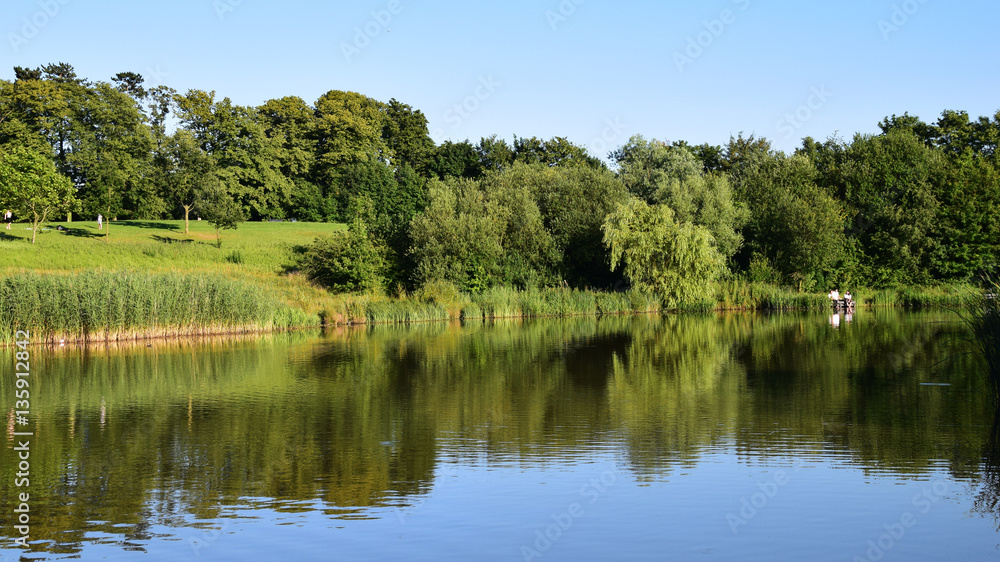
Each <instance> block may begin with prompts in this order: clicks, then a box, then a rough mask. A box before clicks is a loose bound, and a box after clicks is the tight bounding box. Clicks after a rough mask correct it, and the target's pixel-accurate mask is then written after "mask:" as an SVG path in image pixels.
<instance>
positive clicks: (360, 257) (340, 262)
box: [299, 222, 386, 293]
mask: <svg viewBox="0 0 1000 562" xmlns="http://www.w3.org/2000/svg"><path fill="white" fill-rule="evenodd" d="M385 268H386V262H385V256H384V252H383V251H382V249H381V248H379V247H378V246H377V245H376V244H375V241H374V240H373V239H372V237H370V236H369V235H368V231H367V229H366V228H365V227H364V226H363V225H362V224H361V223H360V222H355V223H354V224H352V225H351V227H350V229H348V231H346V232H343V231H341V232H336V233H334V234H332V235H330V236H325V237H321V238H317V239H316V241H315V242H313V244H312V245H311V246H309V247H308V248H307V249H306V252H305V254H304V255H303V256H302V258H301V259H300V260H299V269H301V270H302V272H303V273H305V274H306V276H308V277H309V279H311V280H312V281H315V282H316V283H319V284H320V285H322V286H324V287H326V288H327V289H330V290H331V291H334V292H338V293H344V292H351V291H371V290H378V289H381V288H382V285H383V282H384V279H385Z"/></svg>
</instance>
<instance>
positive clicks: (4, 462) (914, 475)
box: [0, 310, 1000, 562]
mask: <svg viewBox="0 0 1000 562" xmlns="http://www.w3.org/2000/svg"><path fill="white" fill-rule="evenodd" d="M965 337H966V332H965V330H964V329H963V326H962V325H961V324H960V323H959V322H958V321H957V317H956V316H954V315H952V314H950V313H947V312H919V313H917V312H909V313H907V312H901V311H868V310H860V311H858V312H857V313H856V314H854V315H853V316H852V317H845V316H843V315H837V316H831V315H830V314H816V313H783V314H720V315H707V316H699V315H685V316H673V315H668V316H664V317H660V316H639V317H603V318H570V319H539V320H526V321H497V322H492V323H473V324H469V325H465V326H462V325H459V324H457V323H455V324H446V323H440V324H426V325H416V326H411V327H367V328H366V327H360V328H351V329H340V330H331V331H329V332H327V333H324V334H318V333H295V334H281V335H271V336H265V337H253V338H249V337H247V338H220V339H201V340H187V341H179V342H177V341H175V342H154V343H152V344H147V343H142V344H138V345H135V344H132V345H101V346H90V347H77V346H64V347H59V348H43V347H34V348H31V349H30V353H31V367H32V374H31V375H30V376H31V388H30V390H31V394H30V396H31V410H30V418H29V419H27V420H24V421H27V422H28V423H27V424H19V423H18V421H19V420H17V419H16V414H15V408H14V406H13V403H14V393H15V388H14V387H15V376H14V364H15V358H14V355H13V350H2V351H0V359H2V361H3V364H4V365H6V367H5V368H4V370H3V373H4V375H3V378H2V380H0V392H2V395H3V397H4V398H3V401H2V402H0V403H2V404H4V405H5V408H4V409H5V417H6V421H7V424H6V433H7V435H6V446H5V454H4V455H3V456H2V459H0V471H2V474H3V478H2V479H0V489H2V499H0V510H2V513H3V515H2V521H3V524H2V525H3V526H2V530H3V535H4V540H3V547H2V550H0V557H2V558H3V559H18V558H19V557H20V556H22V555H23V556H24V557H25V558H24V559H33V560H37V559H63V558H82V559H85V560H93V559H105V560H112V561H116V560H118V561H129V560H141V561H144V562H145V561H152V560H177V559H199V560H233V561H236V560H239V561H243V560H391V559H411V560H441V559H455V560H544V561H548V560H609V559H616V560H617V559H620V560H626V559H628V560H696V561H715V560H741V561H743V560H776V559H784V560H918V559H920V560H931V559H960V560H987V559H990V560H992V559H995V558H996V557H997V556H1000V533H998V528H1000V527H998V525H1000V440H998V439H996V435H997V431H996V425H995V423H994V418H995V416H994V413H993V408H992V406H991V403H990V401H989V400H988V399H987V397H986V396H985V395H984V392H983V388H984V385H983V381H982V373H981V371H980V367H979V366H978V363H977V362H976V360H975V358H974V357H972V356H970V355H969V354H967V353H966V351H967V343H966V341H965V339H964V338H965ZM18 432H31V433H32V436H31V437H30V459H29V460H28V461H27V462H29V463H30V485H27V486H22V487H18V486H15V482H16V481H17V478H16V476H15V475H16V473H17V472H18V471H19V464H18V463H19V462H20V461H19V460H18V457H17V456H16V453H15V450H16V449H17V448H18V446H19V443H22V442H21V441H19V439H21V438H20V437H19V436H16V435H14V434H15V433H18ZM22 448H23V447H22ZM20 468H24V467H23V466H21V467H20ZM21 493H28V494H29V501H28V502H26V503H27V505H26V506H21V502H20V501H19V496H18V494H21ZM19 507H26V508H27V510H25V509H23V508H22V509H20V511H22V512H24V511H27V513H28V516H29V520H30V523H29V527H30V529H29V531H30V534H29V537H30V548H29V549H27V550H25V549H21V548H18V547H16V546H15V545H14V544H13V540H14V539H15V538H16V537H18V536H19V534H18V533H19V531H18V530H16V529H15V528H14V523H15V522H16V519H15V518H16V517H20V515H19V514H18V513H17V512H18V510H19ZM21 515H23V513H22V514H21Z"/></svg>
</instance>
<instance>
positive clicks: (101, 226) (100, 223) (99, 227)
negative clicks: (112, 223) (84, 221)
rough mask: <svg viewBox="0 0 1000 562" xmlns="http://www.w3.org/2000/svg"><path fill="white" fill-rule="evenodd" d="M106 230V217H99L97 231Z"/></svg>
mask: <svg viewBox="0 0 1000 562" xmlns="http://www.w3.org/2000/svg"><path fill="white" fill-rule="evenodd" d="M102 228H104V217H102V216H101V215H97V230H101V229H102Z"/></svg>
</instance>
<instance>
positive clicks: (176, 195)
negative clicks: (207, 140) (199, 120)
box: [161, 129, 219, 234]
mask: <svg viewBox="0 0 1000 562" xmlns="http://www.w3.org/2000/svg"><path fill="white" fill-rule="evenodd" d="M165 153H166V155H167V159H168V161H169V163H170V167H169V169H168V172H167V174H166V176H165V178H164V181H163V182H162V186H161V187H162V190H163V198H164V200H165V201H167V202H168V203H169V204H170V205H174V206H177V207H180V209H181V210H182V211H183V213H184V234H187V233H189V232H190V224H189V223H190V215H191V210H192V209H193V208H194V205H195V202H196V201H197V199H198V194H199V193H201V192H202V191H204V190H205V186H206V185H208V184H209V183H211V182H218V181H219V179H218V178H217V177H216V176H215V162H214V161H213V160H212V158H211V157H210V156H209V155H207V154H205V152H204V151H203V150H202V149H201V147H199V146H198V143H197V141H195V139H194V137H193V136H192V135H191V133H190V131H185V130H183V129H182V130H179V131H177V132H175V133H174V134H173V135H172V136H171V137H169V139H168V140H167V145H166V147H165Z"/></svg>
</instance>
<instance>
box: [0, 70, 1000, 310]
mask: <svg viewBox="0 0 1000 562" xmlns="http://www.w3.org/2000/svg"><path fill="white" fill-rule="evenodd" d="M14 73H15V77H14V80H12V81H7V80H0V153H2V154H7V155H8V159H7V162H8V163H9V162H11V161H12V160H17V158H18V156H16V155H18V154H24V153H26V152H28V153H31V154H32V155H33V156H32V158H37V157H38V155H41V156H43V157H44V158H46V159H47V160H49V161H51V164H52V166H53V167H54V169H55V170H56V171H57V172H58V173H59V174H60V175H61V176H63V177H65V178H68V180H69V181H70V183H71V184H72V186H73V188H74V194H75V197H74V201H72V202H71V201H66V200H65V199H66V198H65V197H63V196H60V197H61V199H62V200H60V201H58V203H59V204H60V205H61V207H60V208H61V209H62V210H65V209H66V208H69V209H75V210H76V212H77V213H79V214H81V215H82V216H87V217H93V216H96V215H97V214H98V213H101V214H106V216H108V217H118V218H120V219H122V218H127V219H162V218H168V217H169V218H175V219H180V218H187V217H188V216H189V215H190V213H191V212H192V210H193V209H194V208H195V205H196V203H198V202H199V201H204V200H205V198H206V194H210V195H211V197H212V198H213V199H214V200H215V201H216V202H218V201H219V200H220V199H225V200H227V201H231V202H232V203H233V205H234V207H235V208H236V210H237V211H238V213H237V214H238V215H241V216H243V217H245V218H247V219H249V220H269V219H287V218H296V219H298V220H303V221H327V222H346V223H348V224H349V225H350V226H349V229H348V231H346V232H344V233H338V234H335V235H333V236H331V237H328V238H325V239H322V240H319V241H317V243H316V244H314V245H313V246H312V247H310V248H309V249H308V251H306V252H305V254H304V255H303V259H302V263H301V267H302V269H303V270H305V271H306V272H307V273H309V274H310V275H311V276H312V277H313V278H315V279H316V280H318V281H320V282H322V283H323V284H325V285H326V286H328V287H330V288H333V289H336V290H345V291H346V290H364V289H381V290H390V291H391V290H393V289H396V290H411V289H413V288H416V287H419V286H422V285H426V284H428V283H429V282H434V281H444V282H448V283H450V284H453V285H455V286H456V287H458V288H461V289H463V290H466V291H471V292H476V291H480V290H482V289H485V288H487V287H491V286H500V285H507V286H515V287H543V286H556V285H565V284H568V285H572V286H576V287H584V286H590V287H594V288H611V287H614V286H616V285H617V286H621V284H622V282H623V281H627V282H630V283H631V284H632V285H634V286H636V287H637V288H640V289H643V290H653V291H656V292H658V293H660V294H662V295H664V296H665V298H666V301H668V304H669V302H670V301H675V302H677V301H684V300H692V299H693V300H698V299H704V298H709V297H710V294H709V293H710V292H711V287H712V286H713V283H714V282H715V281H717V280H719V279H724V278H728V279H730V280H732V279H734V278H735V279H738V280H745V281H751V282H761V283H772V284H784V285H791V286H794V287H796V288H797V289H799V290H817V289H825V288H828V287H830V286H833V285H841V286H849V285H850V286H857V285H867V286H870V287H886V286H893V285H901V284H930V283H934V282H962V281H969V280H972V279H974V278H975V277H976V276H977V275H979V274H982V273H984V272H989V271H991V270H992V269H993V268H994V267H995V264H996V262H997V258H998V252H1000V247H998V244H1000V173H998V161H997V155H996V146H997V140H998V138H1000V112H998V113H997V114H996V115H994V116H992V117H980V118H978V119H972V118H970V116H969V115H968V114H967V113H965V112H959V111H945V112H944V113H943V114H942V115H941V117H940V119H938V121H937V122H935V123H925V122H923V121H921V120H919V119H918V118H916V117H914V116H910V115H908V114H904V115H903V116H895V115H894V116H892V117H889V118H886V119H885V120H884V121H883V122H882V123H881V124H880V127H881V132H880V133H879V134H877V135H856V136H855V137H854V138H852V139H851V140H850V141H844V140H842V139H838V138H831V139H828V140H826V141H825V142H817V141H815V140H813V139H810V138H806V139H804V140H803V142H802V146H801V148H799V149H798V150H796V151H795V153H794V154H791V155H788V154H784V153H782V152H779V151H776V150H773V149H772V147H771V145H770V143H769V142H768V141H767V139H764V138H757V137H755V136H752V135H751V136H749V137H745V136H743V135H740V136H738V137H735V138H731V139H729V141H728V143H726V144H723V145H718V146H712V145H708V144H704V145H700V146H692V145H689V144H687V143H685V142H683V141H675V142H666V141H658V140H647V139H644V138H642V137H633V138H632V139H630V140H629V141H628V142H627V143H626V144H625V145H624V146H622V147H620V148H618V149H617V150H615V151H614V152H613V153H612V154H610V155H609V157H610V160H611V161H612V166H611V167H610V168H609V166H607V165H605V164H604V162H603V161H602V160H600V159H599V158H596V157H595V156H594V155H590V154H588V153H587V151H586V149H585V148H583V147H581V146H578V145H575V144H573V143H571V142H569V141H567V140H566V139H564V138H559V137H556V138H553V139H549V140H542V139H537V138H518V137H515V138H514V140H513V142H512V143H508V142H507V141H506V140H504V139H501V138H498V137H496V136H493V137H489V138H483V139H481V140H480V141H479V142H478V143H475V144H473V143H472V142H470V141H464V142H444V143H442V144H440V145H436V144H435V143H434V142H433V140H432V139H431V138H430V136H429V134H428V128H427V119H426V117H425V116H424V115H423V114H422V113H421V112H420V111H419V110H417V109H414V108H412V107H410V106H408V105H406V104H404V103H401V102H399V101H397V100H395V99H393V100H390V101H389V102H387V103H385V102H380V101H377V100H373V99H371V98H368V97H365V96H363V95H361V94H357V93H352V92H342V91H330V92H328V93H326V94H324V95H323V96H321V97H320V98H319V99H318V100H316V101H315V102H314V103H313V104H309V103H306V102H305V101H304V100H302V99H300V98H298V97H294V96H289V97H285V98H281V99H275V100H269V101H267V102H266V103H264V104H263V105H261V106H258V107H246V106H239V105H236V104H233V103H232V102H231V100H230V99H229V98H222V99H219V98H218V97H217V96H216V94H215V93H214V92H205V91H201V90H189V91H188V92H186V93H179V92H176V91H175V90H173V89H171V88H169V87H167V86H162V85H158V86H154V87H146V85H145V83H144V81H143V78H142V76H140V75H139V74H135V73H131V72H124V73H119V74H117V75H116V76H115V77H114V78H113V79H112V80H111V81H110V82H103V81H98V82H89V81H87V80H84V79H82V78H79V77H77V76H76V74H75V72H74V69H73V68H72V66H70V65H68V64H65V63H59V64H52V65H46V66H43V67H41V68H37V69H26V68H20V67H17V68H15V69H14ZM14 147H17V148H16V149H15V148H14ZM12 154H13V155H15V156H10V155H12ZM23 158H28V157H27V156H25V157H23ZM23 158H22V159H23ZM15 164H16V162H15ZM4 166H7V168H9V169H14V168H17V166H15V165H13V164H11V165H6V164H3V161H0V172H3V168H4ZM8 175H10V174H8ZM10 177H14V176H13V175H10ZM18 177H20V176H18ZM21 190H22V191H23V192H24V193H26V191H25V190H26V188H21ZM17 191H18V190H17V189H11V188H8V189H7V190H6V192H4V193H5V195H3V197H6V199H7V201H0V203H6V204H7V205H8V206H16V205H13V203H16V202H17V200H18V198H19V197H20V199H21V200H24V199H25V197H26V196H25V195H24V194H23V193H22V194H20V195H19V193H17ZM60 197H55V199H60ZM18 208H20V207H18Z"/></svg>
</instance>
